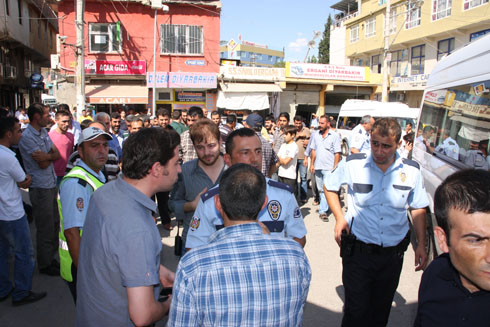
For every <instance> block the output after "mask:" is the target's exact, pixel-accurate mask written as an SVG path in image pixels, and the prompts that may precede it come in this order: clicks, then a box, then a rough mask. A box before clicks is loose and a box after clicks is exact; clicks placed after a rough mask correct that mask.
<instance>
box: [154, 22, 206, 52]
mask: <svg viewBox="0 0 490 327" xmlns="http://www.w3.org/2000/svg"><path fill="white" fill-rule="evenodd" d="M161 49H162V50H161V52H162V53H175V54H203V35H202V26H193V25H162V43H161Z"/></svg>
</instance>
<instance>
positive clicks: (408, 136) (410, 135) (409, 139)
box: [403, 132, 415, 143]
mask: <svg viewBox="0 0 490 327" xmlns="http://www.w3.org/2000/svg"><path fill="white" fill-rule="evenodd" d="M414 139H415V133H414V132H410V133H408V134H405V135H403V140H404V141H405V142H407V143H413V141H414Z"/></svg>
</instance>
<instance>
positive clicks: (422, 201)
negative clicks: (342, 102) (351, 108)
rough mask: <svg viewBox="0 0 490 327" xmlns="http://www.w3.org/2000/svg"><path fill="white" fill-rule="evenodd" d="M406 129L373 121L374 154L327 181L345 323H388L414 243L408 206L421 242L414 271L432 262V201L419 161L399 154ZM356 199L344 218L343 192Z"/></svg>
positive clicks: (353, 160) (346, 163)
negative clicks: (344, 186)
mask: <svg viewBox="0 0 490 327" xmlns="http://www.w3.org/2000/svg"><path fill="white" fill-rule="evenodd" d="M400 136H401V128H400V125H399V124H398V123H397V121H396V119H394V118H382V119H380V120H378V121H376V123H374V126H373V130H372V133H371V153H368V154H366V153H358V154H353V155H350V156H348V157H347V158H346V159H344V160H343V161H342V162H341V163H340V164H339V166H338V167H337V169H336V170H334V171H333V172H332V173H331V175H330V176H328V178H326V180H325V184H324V185H325V188H326V190H325V193H326V196H327V201H328V204H329V205H330V208H331V209H332V211H333V214H334V215H335V219H336V225H335V240H336V241H337V243H338V244H339V245H340V247H341V257H342V265H343V271H342V281H343V284H344V289H345V305H344V317H343V319H342V326H386V324H387V322H388V317H389V314H390V309H391V303H392V301H393V296H394V294H395V291H396V288H397V287H398V281H399V278H400V273H401V269H402V264H403V254H404V252H405V250H406V249H407V247H408V244H409V243H410V236H409V222H408V219H407V207H409V208H410V210H411V214H412V218H413V225H414V229H415V232H416V235H417V240H418V245H417V248H416V250H415V270H421V269H424V268H425V265H426V264H427V253H426V249H425V245H426V236H425V235H426V234H425V233H426V222H425V207H426V206H428V205H429V201H428V198H427V193H426V191H425V189H424V186H423V182H422V175H421V173H420V169H419V165H418V164H417V163H416V162H414V161H412V160H408V159H402V158H401V157H400V155H399V154H398V153H397V148H398V146H399V144H400ZM342 184H347V186H348V194H349V198H350V199H352V201H351V203H350V204H349V209H348V211H347V213H346V214H345V216H344V213H343V211H342V209H341V207H340V201H339V196H338V194H337V192H338V191H339V189H340V187H341V185H342Z"/></svg>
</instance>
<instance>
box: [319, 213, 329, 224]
mask: <svg viewBox="0 0 490 327" xmlns="http://www.w3.org/2000/svg"><path fill="white" fill-rule="evenodd" d="M320 219H321V220H323V221H324V222H326V223H327V222H328V215H327V214H326V213H321V214H320Z"/></svg>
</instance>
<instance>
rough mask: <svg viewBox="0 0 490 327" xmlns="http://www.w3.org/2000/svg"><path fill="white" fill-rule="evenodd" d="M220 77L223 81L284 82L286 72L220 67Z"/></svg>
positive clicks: (256, 68) (269, 69)
mask: <svg viewBox="0 0 490 327" xmlns="http://www.w3.org/2000/svg"><path fill="white" fill-rule="evenodd" d="M219 73H220V75H223V78H224V79H233V80H255V81H270V82H276V81H285V80H286V71H285V69H284V68H266V67H243V66H237V67H234V66H221V67H220V68H219Z"/></svg>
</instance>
